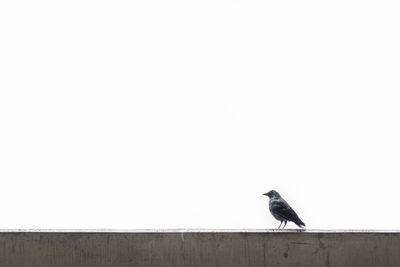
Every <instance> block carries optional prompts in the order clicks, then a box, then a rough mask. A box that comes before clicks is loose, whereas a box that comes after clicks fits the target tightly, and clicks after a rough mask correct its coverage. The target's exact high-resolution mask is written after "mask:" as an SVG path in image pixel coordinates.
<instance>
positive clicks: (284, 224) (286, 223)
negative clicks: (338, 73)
mask: <svg viewBox="0 0 400 267" xmlns="http://www.w3.org/2000/svg"><path fill="white" fill-rule="evenodd" d="M286 224H287V221H285V224H284V225H283V228H282V229H285V227H286Z"/></svg>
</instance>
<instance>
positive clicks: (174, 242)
mask: <svg viewBox="0 0 400 267" xmlns="http://www.w3.org/2000/svg"><path fill="white" fill-rule="evenodd" d="M9 266H27V267H28V266H29V267H35V266H40V267H47V266H49V267H64V266H65V267H67V266H68V267H80V266H93V267H103V266H104V267H105V266H107V267H108V266H121V267H122V266H155V267H162V266H165V267H167V266H168V267H177V266H185V267H189V266H220V267H225V266H226V267H235V266H241V267H243V266H297V267H302V266H304V267H313V266H318V267H319V266H329V267H332V266H340V267H346V266H349V267H357V266H360V267H369V266H373V267H377V266H379V267H381V266H393V267H394V266H396V267H398V266H400V232H316V231H314V232H313V231H311V232H309V231H303V232H300V231H290V230H288V231H255V230H253V231H225V232H213V231H209V232H208V231H202V232H198V231H189V232H181V231H163V232H151V231H147V232H115V231H114V232H112V231H111V232H106V231H104V232H99V231H98V232H71V231H70V232H55V231H48V232H44V231H37V232H24V231H2V232H0V267H9Z"/></svg>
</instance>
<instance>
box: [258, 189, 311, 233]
mask: <svg viewBox="0 0 400 267" xmlns="http://www.w3.org/2000/svg"><path fill="white" fill-rule="evenodd" d="M263 195H264V196H268V197H269V211H270V212H271V214H272V216H274V217H275V219H277V220H278V221H281V224H280V225H279V227H278V229H280V227H281V225H282V223H283V222H285V224H284V225H283V228H282V229H285V226H286V224H287V221H291V222H294V223H295V224H297V226H299V227H300V228H303V227H305V226H306V225H305V223H303V221H302V220H300V218H299V216H297V214H296V212H295V211H294V210H293V209H292V208H291V207H290V206H289V204H288V203H287V202H286V201H285V200H284V199H283V198H282V197H281V195H279V193H278V192H276V191H275V190H271V191H269V192H268V193H265V194H263Z"/></svg>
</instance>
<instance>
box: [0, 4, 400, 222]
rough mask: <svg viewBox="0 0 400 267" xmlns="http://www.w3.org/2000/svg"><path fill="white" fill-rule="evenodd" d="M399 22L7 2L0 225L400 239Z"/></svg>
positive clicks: (1, 19)
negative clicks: (360, 233)
mask: <svg viewBox="0 0 400 267" xmlns="http://www.w3.org/2000/svg"><path fill="white" fill-rule="evenodd" d="M132 2H133V3H132ZM399 14H400V3H399V2H398V1H382V0H380V1H365V0H363V1H351V0H346V1H267V0H264V1H251V0H230V1H220V0H208V1H207V0H204V1H202V0H196V1H193V0H192V1H190V0H186V1H174V0H172V1H151V0H150V1H149V0H146V1H98V0H96V1H85V0H79V1H50V0H49V1H41V0H38V1H17V0H5V1H1V2H0V186H1V194H0V203H1V211H2V212H1V219H0V228H198V227H201V228H276V227H277V226H278V225H279V222H277V221H275V220H274V219H273V218H272V216H271V215H270V214H269V211H268V208H267V207H268V205H267V203H268V202H267V198H266V197H264V196H262V193H265V192H267V191H268V190H270V189H275V190H277V191H279V192H280V193H281V194H282V196H283V197H284V198H286V200H287V201H288V202H289V203H290V204H291V205H292V207H293V208H294V209H295V210H296V211H297V213H298V214H299V216H300V217H301V218H302V219H303V221H304V222H305V223H306V224H307V228H309V229H332V228H334V229H341V228H344V229H346V228H351V229H360V228H371V229H388V228H390V229H395V228H397V229H399V227H400V215H399V212H398V209H399V208H398V204H399V203H400V201H399V200H400V195H399V178H400V165H399V163H400V120H399V118H400V105H399V103H400V90H399V89H400V75H399V74H400V49H399V47H400V34H399V32H400V16H399ZM288 227H289V228H294V227H296V226H295V225H294V224H288Z"/></svg>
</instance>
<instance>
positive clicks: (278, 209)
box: [271, 201, 299, 221]
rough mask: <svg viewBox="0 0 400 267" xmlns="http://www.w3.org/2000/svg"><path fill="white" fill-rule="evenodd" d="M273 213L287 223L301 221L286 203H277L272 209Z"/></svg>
mask: <svg viewBox="0 0 400 267" xmlns="http://www.w3.org/2000/svg"><path fill="white" fill-rule="evenodd" d="M271 208H272V209H271V211H272V212H273V213H275V214H277V215H278V216H280V217H282V218H284V219H286V220H287V221H294V220H297V219H299V217H298V216H297V214H296V212H295V211H294V210H293V209H292V208H291V207H290V206H289V204H287V203H286V202H285V201H275V202H274V203H273V205H272V207H271Z"/></svg>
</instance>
